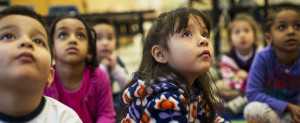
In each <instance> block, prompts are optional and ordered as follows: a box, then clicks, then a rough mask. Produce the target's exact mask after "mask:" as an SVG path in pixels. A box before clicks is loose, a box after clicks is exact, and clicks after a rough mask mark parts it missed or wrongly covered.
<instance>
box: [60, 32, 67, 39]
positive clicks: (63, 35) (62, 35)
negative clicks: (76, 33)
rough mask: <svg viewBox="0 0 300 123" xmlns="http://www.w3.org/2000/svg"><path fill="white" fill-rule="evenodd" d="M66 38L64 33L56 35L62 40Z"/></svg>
mask: <svg viewBox="0 0 300 123" xmlns="http://www.w3.org/2000/svg"><path fill="white" fill-rule="evenodd" d="M66 36H67V34H66V33H60V34H59V35H58V38H61V39H63V38H65V37H66Z"/></svg>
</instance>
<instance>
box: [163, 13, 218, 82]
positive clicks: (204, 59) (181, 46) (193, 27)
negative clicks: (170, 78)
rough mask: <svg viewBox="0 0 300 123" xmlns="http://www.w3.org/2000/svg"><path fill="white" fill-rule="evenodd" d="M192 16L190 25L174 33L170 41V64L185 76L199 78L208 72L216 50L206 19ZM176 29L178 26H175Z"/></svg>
mask: <svg viewBox="0 0 300 123" xmlns="http://www.w3.org/2000/svg"><path fill="white" fill-rule="evenodd" d="M197 19H198V21H199V22H198V21H197V20H196V19H195V18H194V17H193V16H190V19H189V22H188V27H187V28H185V29H183V30H181V32H179V33H174V34H173V35H172V36H170V38H169V41H168V47H169V51H167V53H166V58H167V62H168V64H169V65H170V66H171V67H172V68H174V69H175V70H177V71H178V72H180V73H181V74H182V75H183V76H184V77H185V78H197V77H198V76H199V75H200V74H203V73H205V72H207V71H208V70H209V69H210V67H211V65H212V62H213V58H214V51H213V46H212V44H211V42H210V40H209V37H208V36H209V32H208V30H207V27H206V25H205V24H204V21H203V20H202V19H201V18H200V17H198V18H197ZM175 29H176V28H175Z"/></svg>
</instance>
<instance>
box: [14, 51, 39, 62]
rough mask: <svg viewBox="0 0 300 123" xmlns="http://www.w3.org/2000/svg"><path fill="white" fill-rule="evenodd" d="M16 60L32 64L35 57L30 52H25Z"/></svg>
mask: <svg viewBox="0 0 300 123" xmlns="http://www.w3.org/2000/svg"><path fill="white" fill-rule="evenodd" d="M16 59H19V60H21V61H25V62H32V61H35V58H34V57H33V55H32V54H31V53H29V52H24V53H21V54H20V55H19V56H17V57H16Z"/></svg>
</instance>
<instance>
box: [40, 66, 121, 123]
mask: <svg viewBox="0 0 300 123" xmlns="http://www.w3.org/2000/svg"><path fill="white" fill-rule="evenodd" d="M53 68H54V69H55V70H56V68H55V66H54V67H53ZM83 74H84V75H83V81H82V84H81V86H80V87H79V88H78V89H77V90H75V91H69V90H67V89H65V88H64V86H63V85H62V83H61V82H60V79H59V77H58V75H57V73H55V76H54V80H53V83H52V84H51V86H50V87H49V88H47V87H45V89H44V95H46V96H49V97H52V98H54V99H57V100H59V101H60V102H62V103H63V104H65V105H67V106H69V107H71V108H72V109H73V110H75V112H76V113H77V114H78V115H79V117H80V118H81V120H82V121H83V122H84V123H95V122H101V123H104V122H105V123H107V122H108V123H113V122H115V119H114V117H115V112H114V107H113V100H112V92H111V87H110V82H109V78H108V75H107V74H106V73H105V72H104V71H103V70H101V69H99V68H96V69H95V71H94V77H92V78H91V76H90V67H86V68H85V70H84V73H83Z"/></svg>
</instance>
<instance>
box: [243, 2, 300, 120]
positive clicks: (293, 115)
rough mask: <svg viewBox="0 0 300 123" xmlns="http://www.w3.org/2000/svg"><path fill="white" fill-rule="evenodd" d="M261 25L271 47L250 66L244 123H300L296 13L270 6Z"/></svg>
mask: <svg viewBox="0 0 300 123" xmlns="http://www.w3.org/2000/svg"><path fill="white" fill-rule="evenodd" d="M264 25H265V27H264V28H265V29H264V31H265V39H266V40H267V41H268V42H271V46H268V47H266V48H265V49H264V50H263V51H261V52H259V53H258V54H257V55H256V57H255V59H254V61H253V64H252V66H251V69H250V74H249V78H248V83H247V89H246V96H247V98H248V100H249V102H250V103H249V104H248V105H247V106H246V107H245V110H244V117H245V118H246V120H247V121H248V122H258V123H267V122H272V123H277V122H278V123H279V122H280V123H290V122H293V123H300V77H299V76H300V58H299V55H300V49H299V46H300V9H299V6H296V5H290V4H280V5H274V7H272V13H271V14H269V15H268V17H267V19H266V23H265V24H264Z"/></svg>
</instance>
